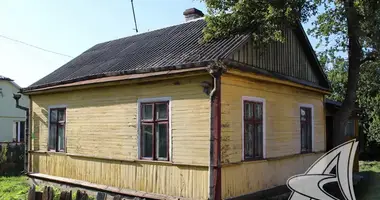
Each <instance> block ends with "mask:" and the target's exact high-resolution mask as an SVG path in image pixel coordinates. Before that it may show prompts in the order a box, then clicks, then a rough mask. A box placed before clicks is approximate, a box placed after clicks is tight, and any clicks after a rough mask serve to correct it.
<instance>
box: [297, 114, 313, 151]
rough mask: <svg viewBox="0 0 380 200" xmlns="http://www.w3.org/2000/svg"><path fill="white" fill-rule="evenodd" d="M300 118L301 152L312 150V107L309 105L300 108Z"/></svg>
mask: <svg viewBox="0 0 380 200" xmlns="http://www.w3.org/2000/svg"><path fill="white" fill-rule="evenodd" d="M300 120H301V153H308V152H311V151H312V135H313V134H312V109H311V108H309V107H301V108H300Z"/></svg>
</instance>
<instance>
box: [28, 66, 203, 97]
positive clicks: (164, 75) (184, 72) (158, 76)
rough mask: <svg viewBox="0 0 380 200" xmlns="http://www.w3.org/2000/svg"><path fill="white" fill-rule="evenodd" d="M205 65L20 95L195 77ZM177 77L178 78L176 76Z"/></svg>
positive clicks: (112, 78)
mask: <svg viewBox="0 0 380 200" xmlns="http://www.w3.org/2000/svg"><path fill="white" fill-rule="evenodd" d="M206 68H207V65H204V66H203V67H195V68H189V69H177V70H166V71H158V72H150V73H142V74H126V75H119V76H107V77H101V78H94V79H88V80H82V81H77V82H71V83H64V84H57V85H52V86H48V87H42V88H36V89H28V88H25V89H22V93H24V94H29V95H31V94H42V93H50V92H60V91H67V90H72V89H73V88H77V89H86V88H93V87H99V86H101V87H104V86H112V85H119V84H128V83H129V84H130V83H137V82H138V81H140V80H145V81H151V82H154V81H159V80H162V79H168V78H170V77H173V76H170V75H180V77H184V76H191V75H197V74H202V73H204V74H205V73H207V71H206ZM177 77H178V76H177Z"/></svg>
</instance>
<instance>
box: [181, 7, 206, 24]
mask: <svg viewBox="0 0 380 200" xmlns="http://www.w3.org/2000/svg"><path fill="white" fill-rule="evenodd" d="M183 15H185V20H186V21H190V20H193V19H197V18H201V17H203V16H204V14H203V12H202V11H200V10H198V9H196V8H189V9H186V10H185V11H184V12H183Z"/></svg>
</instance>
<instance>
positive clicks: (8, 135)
mask: <svg viewBox="0 0 380 200" xmlns="http://www.w3.org/2000/svg"><path fill="white" fill-rule="evenodd" d="M20 89H21V88H20V86H18V85H17V84H16V83H15V82H14V81H13V80H12V79H10V78H7V77H4V76H1V75H0V143H1V142H23V141H24V136H25V111H23V110H20V109H18V108H16V101H15V100H14V99H13V94H16V93H18V92H19V91H20ZM20 104H21V105H23V106H26V107H29V98H28V96H26V95H21V99H20Z"/></svg>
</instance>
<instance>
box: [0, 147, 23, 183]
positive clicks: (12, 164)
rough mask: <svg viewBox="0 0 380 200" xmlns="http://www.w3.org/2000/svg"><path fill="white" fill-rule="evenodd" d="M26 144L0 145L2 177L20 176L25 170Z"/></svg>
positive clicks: (0, 173) (0, 170) (0, 174)
mask: <svg viewBox="0 0 380 200" xmlns="http://www.w3.org/2000/svg"><path fill="white" fill-rule="evenodd" d="M24 148H25V146H24V144H23V143H0V176H18V175H20V174H22V172H23V170H24V155H25V152H24Z"/></svg>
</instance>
